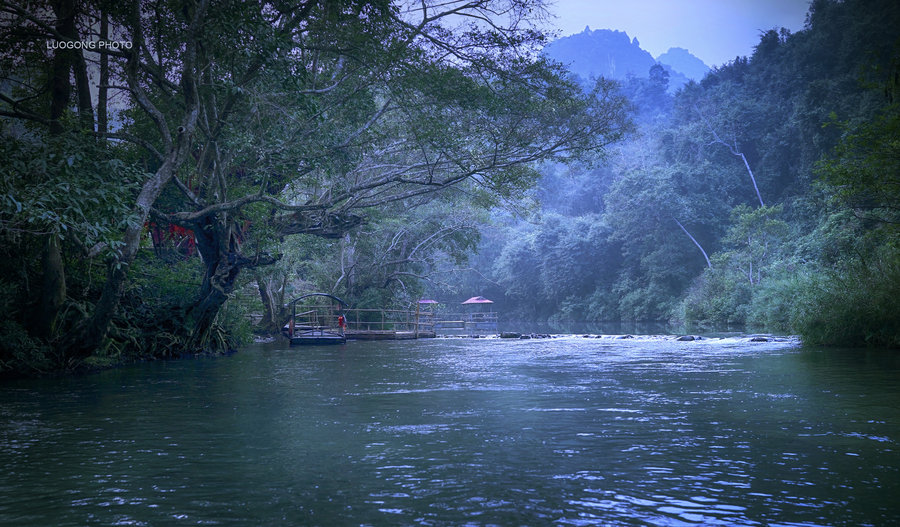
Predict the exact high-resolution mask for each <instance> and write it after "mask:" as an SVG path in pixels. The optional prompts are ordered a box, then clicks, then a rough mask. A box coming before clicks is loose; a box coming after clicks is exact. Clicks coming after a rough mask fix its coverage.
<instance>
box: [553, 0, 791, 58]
mask: <svg viewBox="0 0 900 527" xmlns="http://www.w3.org/2000/svg"><path fill="white" fill-rule="evenodd" d="M808 7H809V0H551V5H550V6H549V11H550V12H551V13H552V14H553V15H555V16H556V18H555V19H551V20H550V29H554V28H555V29H556V30H558V31H559V35H558V36H560V37H564V36H568V35H572V34H574V33H580V32H582V31H584V28H585V26H590V28H591V29H616V30H619V31H625V32H626V33H628V36H629V37H630V38H635V37H637V39H638V42H640V44H641V47H642V48H643V49H645V50H647V51H649V52H650V54H651V55H653V56H654V57H658V56H659V55H661V54H663V53H665V52H666V51H668V49H669V48H676V47H678V48H685V49H687V50H688V51H690V52H691V53H693V54H694V55H695V56H697V57H699V58H700V59H701V60H702V61H703V62H705V63H706V64H707V66H721V65H722V64H725V63H726V62H729V61H731V60H734V58H735V57H737V56H738V55H741V56H749V55H750V54H752V53H753V47H754V46H756V44H758V43H759V37H760V35H761V34H762V33H763V32H765V31H768V30H769V29H779V28H782V27H785V28H787V29H789V30H790V31H791V32H792V33H793V32H796V31H799V30H801V29H803V24H804V22H805V20H806V11H807V8H808Z"/></svg>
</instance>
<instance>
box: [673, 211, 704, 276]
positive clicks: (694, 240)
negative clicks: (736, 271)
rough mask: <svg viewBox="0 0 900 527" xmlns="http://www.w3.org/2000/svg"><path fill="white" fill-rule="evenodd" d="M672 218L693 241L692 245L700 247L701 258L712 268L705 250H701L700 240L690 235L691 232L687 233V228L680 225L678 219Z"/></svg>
mask: <svg viewBox="0 0 900 527" xmlns="http://www.w3.org/2000/svg"><path fill="white" fill-rule="evenodd" d="M672 219H673V220H674V221H675V223H677V224H678V226H679V227H681V230H682V231H684V233H685V234H687V237H688V238H690V239H691V241H692V242H694V245H696V246H697V248H698V249H700V252H701V253H703V259H704V260H706V266H707V267H709V268H710V269H712V262H710V261H709V256H708V255H707V254H706V251H704V250H703V246H702V245H700V242H698V241H697V238H694V237H693V236H691V233H689V232H688V230H687V229H685V228H684V225H682V224H681V222H680V221H678V220H677V219H676V218H672Z"/></svg>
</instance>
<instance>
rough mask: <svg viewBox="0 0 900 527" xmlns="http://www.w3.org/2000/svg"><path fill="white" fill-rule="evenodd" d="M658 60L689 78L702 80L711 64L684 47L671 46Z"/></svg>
mask: <svg viewBox="0 0 900 527" xmlns="http://www.w3.org/2000/svg"><path fill="white" fill-rule="evenodd" d="M656 61H657V62H659V63H660V64H663V65H665V66H671V68H672V69H673V70H675V71H677V72H678V73H681V74H682V75H684V76H685V77H687V78H688V79H691V80H693V81H700V80H701V79H703V77H705V76H706V74H707V73H709V71H710V70H709V66H707V65H706V63H705V62H703V61H702V60H700V59H699V58H697V57H696V56H694V55H692V54H691V52H690V51H688V50H686V49H684V48H669V51H666V52H665V53H663V54H662V55H660V56H658V57H656Z"/></svg>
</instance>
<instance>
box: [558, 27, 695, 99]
mask: <svg viewBox="0 0 900 527" xmlns="http://www.w3.org/2000/svg"><path fill="white" fill-rule="evenodd" d="M543 53H544V55H546V56H547V57H549V58H551V59H553V60H556V61H557V62H560V63H562V64H565V65H566V66H568V68H569V71H571V72H572V73H573V74H575V75H577V76H579V77H581V78H582V79H584V80H587V79H590V78H592V77H605V78H608V79H616V80H624V79H626V78H627V77H628V76H634V77H642V78H647V77H648V76H649V72H650V68H651V67H652V66H653V65H654V64H656V63H657V62H659V63H660V64H661V65H662V66H663V67H664V68H665V69H666V71H668V72H669V91H675V90H677V89H678V88H680V87H682V86H684V85H685V84H687V83H688V81H689V80H691V79H693V80H698V81H699V80H700V79H702V78H703V76H704V75H706V72H708V71H709V66H707V65H706V64H704V63H703V61H702V60H700V59H699V58H697V57H695V56H694V55H692V54H691V53H690V52H689V51H688V50H686V49H683V48H671V49H669V51H667V52H666V53H663V54H662V55H660V56H659V58H657V59H654V58H653V55H651V54H650V53H649V52H648V51H646V50H644V49H642V48H641V45H640V42H638V39H637V38H633V39H632V38H629V37H628V34H627V33H626V32H624V31H616V30H612V29H596V30H593V31H592V30H591V28H590V27H585V28H584V31H582V32H581V33H577V34H574V35H570V36H567V37H562V38H559V39H557V40H554V41H553V42H550V43H549V44H547V45H546V46H545V47H544V50H543Z"/></svg>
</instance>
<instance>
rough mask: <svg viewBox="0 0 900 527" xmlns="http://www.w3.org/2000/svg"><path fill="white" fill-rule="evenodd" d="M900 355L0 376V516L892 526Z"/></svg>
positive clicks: (330, 354) (394, 348) (329, 355)
mask: <svg viewBox="0 0 900 527" xmlns="http://www.w3.org/2000/svg"><path fill="white" fill-rule="evenodd" d="M898 372H900V361H898V356H897V354H894V353H888V352H882V353H876V352H859V351H843V352H842V351H818V350H802V349H800V348H799V347H798V346H797V345H796V343H792V342H768V343H749V342H744V341H739V340H727V339H726V340H704V341H700V342H675V341H672V340H654V339H633V340H617V339H584V338H580V337H566V338H556V339H546V340H501V339H432V340H422V341H405V342H381V343H377V342H369V343H367V342H352V343H349V344H347V345H344V346H339V347H323V348H294V349H290V348H288V347H286V346H283V345H280V344H270V345H258V346H252V347H250V348H248V349H246V350H244V351H242V352H241V353H238V354H236V355H234V356H231V357H223V358H218V359H201V360H183V361H174V362H165V363H153V364H142V365H137V366H134V367H128V368H122V369H118V370H112V371H107V372H101V373H98V374H94V375H90V376H85V377H80V378H75V379H64V380H39V381H28V382H16V383H7V384H5V385H0V464H2V466H3V467H4V469H5V473H4V474H3V475H2V476H0V496H2V497H3V499H2V500H0V524H2V525H90V524H97V525H112V524H118V525H182V524H183V525H461V524H474V525H492V524H493V525H546V524H558V525H597V524H601V525H698V524H701V525H836V524H842V525H888V524H894V523H897V522H900V505H898V504H897V503H896V501H895V500H894V499H892V498H891V497H892V496H895V495H897V494H898V490H900V474H898V472H900V453H898V451H897V447H898V445H897V442H898V440H900V425H898V422H900V421H898V417H900V405H898V402H900V398H898V395H900V394H898V392H900V384H898V382H897V380H898Z"/></svg>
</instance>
